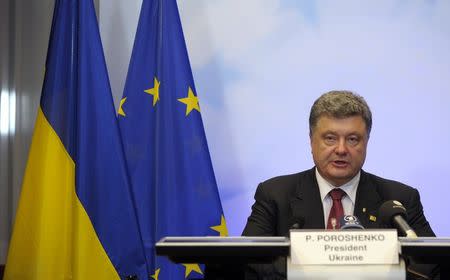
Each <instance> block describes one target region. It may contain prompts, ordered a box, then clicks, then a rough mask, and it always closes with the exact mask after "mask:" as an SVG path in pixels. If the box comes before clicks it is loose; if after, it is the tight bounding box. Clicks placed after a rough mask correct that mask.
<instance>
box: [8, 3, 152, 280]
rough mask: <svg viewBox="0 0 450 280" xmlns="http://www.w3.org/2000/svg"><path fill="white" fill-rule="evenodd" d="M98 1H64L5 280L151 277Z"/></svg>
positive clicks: (57, 11)
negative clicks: (96, 8)
mask: <svg viewBox="0 0 450 280" xmlns="http://www.w3.org/2000/svg"><path fill="white" fill-rule="evenodd" d="M114 111H115V110H114V105H113V101H112V96H111V90H110V86H109V80H108V76H107V71H106V67H105V61H104V56H103V50H102V45H101V42H100V36H99V29H98V24H97V19H96V16H95V11H94V6H93V3H92V0H57V1H56V2H55V9H54V16H53V22H52V29H51V35H50V42H49V47H48V53H47V62H46V73H45V78H44V86H43V90H42V96H41V102H40V107H39V109H38V115H37V119H36V124H35V130H34V135H33V139H32V144H31V148H30V153H29V159H28V163H27V168H26V171H25V176H24V181H23V186H22V192H21V196H20V201H19V207H18V210H17V215H16V221H15V225H14V230H13V234H12V239H11V242H10V248H9V252H8V258H7V264H6V270H5V279H125V278H126V277H129V276H137V277H138V279H148V278H149V276H150V275H149V273H148V272H147V267H146V263H145V255H144V249H143V246H142V238H141V235H140V232H139V226H138V220H137V216H136V212H135V208H134V203H133V199H132V195H131V189H130V186H129V182H128V176H127V168H126V164H125V161H124V160H125V159H124V154H123V147H122V143H121V141H120V135H119V128H118V124H117V119H116V116H115V112H114Z"/></svg>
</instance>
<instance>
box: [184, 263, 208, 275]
mask: <svg viewBox="0 0 450 280" xmlns="http://www.w3.org/2000/svg"><path fill="white" fill-rule="evenodd" d="M182 265H183V266H185V268H186V272H185V273H184V278H187V277H188V276H189V274H191V272H192V271H195V272H197V273H200V274H202V275H203V272H202V270H201V269H200V266H199V265H198V264H197V263H182Z"/></svg>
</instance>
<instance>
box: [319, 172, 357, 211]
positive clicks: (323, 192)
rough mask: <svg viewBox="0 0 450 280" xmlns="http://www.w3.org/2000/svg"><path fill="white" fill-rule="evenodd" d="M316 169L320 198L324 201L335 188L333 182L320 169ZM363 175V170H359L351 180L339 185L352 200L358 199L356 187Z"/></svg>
mask: <svg viewBox="0 0 450 280" xmlns="http://www.w3.org/2000/svg"><path fill="white" fill-rule="evenodd" d="M315 169H316V178H317V184H318V185H319V191H320V198H321V199H322V201H324V200H325V198H326V196H327V195H328V193H329V192H330V191H331V190H333V189H334V188H335V186H333V185H332V184H330V183H329V182H328V181H327V180H325V178H323V177H322V175H320V173H319V171H317V167H316V168H315ZM360 177H361V171H359V172H358V174H356V175H355V177H353V178H352V179H351V180H350V181H348V182H347V183H345V184H344V185H342V186H339V188H340V189H342V190H343V191H344V192H345V193H346V194H347V196H348V198H350V200H351V201H352V202H353V204H354V203H355V200H356V189H357V188H358V184H359V179H360Z"/></svg>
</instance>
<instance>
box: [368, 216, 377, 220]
mask: <svg viewBox="0 0 450 280" xmlns="http://www.w3.org/2000/svg"><path fill="white" fill-rule="evenodd" d="M369 220H371V221H372V222H376V221H377V217H375V216H372V215H370V216H369Z"/></svg>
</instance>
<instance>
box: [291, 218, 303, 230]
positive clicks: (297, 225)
mask: <svg viewBox="0 0 450 280" xmlns="http://www.w3.org/2000/svg"><path fill="white" fill-rule="evenodd" d="M289 224H290V225H291V227H290V229H301V228H303V226H304V225H305V218H303V217H300V216H294V217H291V218H290V219H289Z"/></svg>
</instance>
